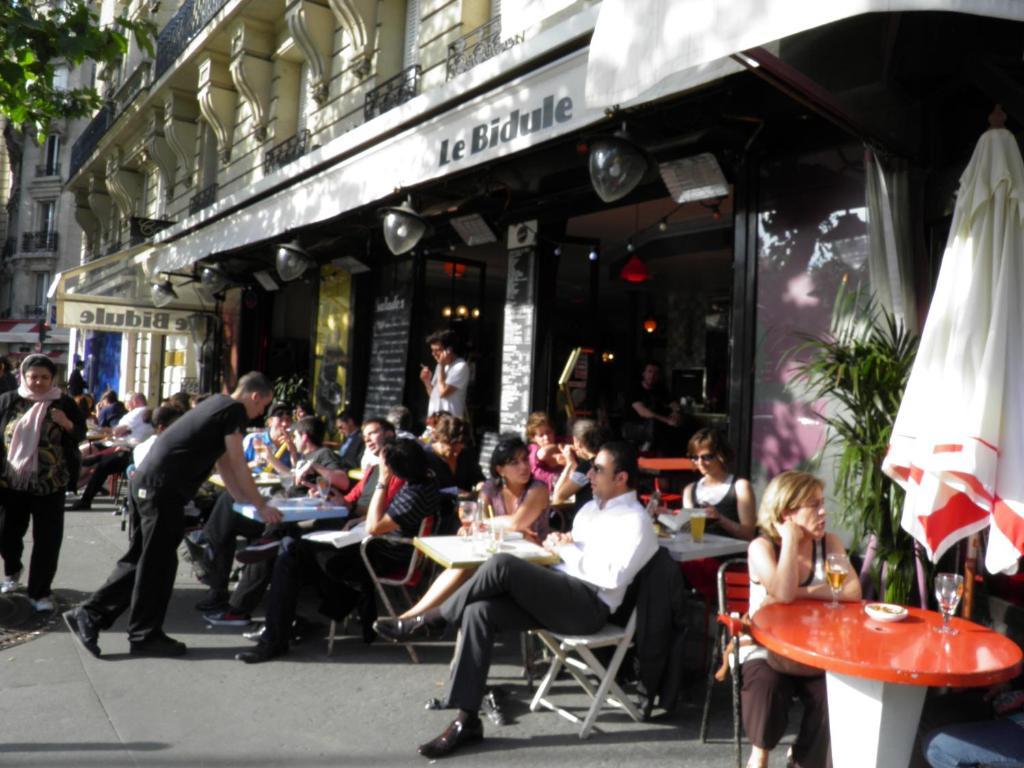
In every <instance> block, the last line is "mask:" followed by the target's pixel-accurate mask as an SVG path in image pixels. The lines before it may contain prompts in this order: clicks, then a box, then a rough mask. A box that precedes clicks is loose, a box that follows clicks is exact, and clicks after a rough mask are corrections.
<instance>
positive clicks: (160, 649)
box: [129, 632, 188, 657]
mask: <svg viewBox="0 0 1024 768" xmlns="http://www.w3.org/2000/svg"><path fill="white" fill-rule="evenodd" d="M129 645H130V646H131V648H130V650H129V653H130V654H131V655H132V656H154V657H170V656H184V655H185V652H186V651H188V647H187V646H186V645H185V644H184V643H183V642H181V641H180V640H175V639H173V638H171V637H168V636H167V635H165V634H164V633H163V632H161V633H160V634H158V635H152V636H150V637H147V638H146V639H145V640H139V641H133V642H132V643H130V644H129Z"/></svg>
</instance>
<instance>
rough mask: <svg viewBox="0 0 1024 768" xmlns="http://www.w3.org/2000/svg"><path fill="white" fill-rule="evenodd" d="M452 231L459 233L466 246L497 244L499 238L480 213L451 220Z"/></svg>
mask: <svg viewBox="0 0 1024 768" xmlns="http://www.w3.org/2000/svg"><path fill="white" fill-rule="evenodd" d="M451 224H452V229H454V230H455V231H456V232H458V233H459V237H461V238H462V242H464V243H465V244H466V245H469V246H474V245H483V244H485V243H496V242H497V241H498V238H497V236H496V235H495V234H494V232H493V230H491V228H490V227H489V226H488V225H487V222H486V221H485V220H484V217H483V216H481V215H480V214H479V213H470V214H467V215H466V216H457V217H456V218H453V219H452V220H451Z"/></svg>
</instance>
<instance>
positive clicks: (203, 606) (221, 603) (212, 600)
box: [195, 589, 231, 613]
mask: <svg viewBox="0 0 1024 768" xmlns="http://www.w3.org/2000/svg"><path fill="white" fill-rule="evenodd" d="M195 609H196V610H197V611H199V612H200V613H218V612H221V611H227V610H230V609H231V606H229V605H228V593H227V592H217V591H215V590H212V589H211V590H210V592H209V594H207V596H206V597H204V598H203V599H202V600H200V601H199V602H198V603H196V604H195Z"/></svg>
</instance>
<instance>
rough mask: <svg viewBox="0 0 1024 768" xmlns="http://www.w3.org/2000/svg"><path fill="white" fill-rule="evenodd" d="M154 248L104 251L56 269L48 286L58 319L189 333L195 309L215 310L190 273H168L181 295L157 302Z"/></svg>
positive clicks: (71, 324)
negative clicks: (153, 288) (154, 295)
mask: <svg viewBox="0 0 1024 768" xmlns="http://www.w3.org/2000/svg"><path fill="white" fill-rule="evenodd" d="M152 256H153V249H152V248H150V247H148V246H143V247H142V248H137V249H134V250H128V251H125V252H123V253H118V254H114V255H113V256H106V257H104V258H101V259H96V260H95V261H90V262H89V263H88V264H83V265H82V266H80V267H74V268H73V269H68V270H65V271H63V272H60V273H58V274H57V277H56V279H55V280H54V283H53V285H52V286H51V288H50V297H49V298H50V301H51V303H53V304H55V305H56V322H55V325H56V326H59V327H62V328H83V329H87V330H94V331H115V332H117V331H120V332H141V333H183V334H184V333H189V330H190V327H191V325H190V323H191V322H192V321H191V318H192V317H193V316H194V315H195V314H196V313H201V312H210V311H212V310H213V305H214V303H213V301H212V299H207V298H205V297H204V296H202V294H200V293H199V292H198V291H197V290H196V287H197V286H198V283H197V282H194V281H193V280H192V278H191V277H190V276H188V275H171V276H169V279H170V280H171V284H172V285H173V287H174V291H175V293H176V294H177V295H178V299H177V300H176V301H174V302H172V303H171V304H169V305H168V306H166V307H161V308H158V307H155V306H154V305H153V301H152V298H151V294H150V288H151V286H152V284H153V280H154V278H155V276H156V273H155V272H154V271H153V270H152V269H151V264H150V262H151V259H152Z"/></svg>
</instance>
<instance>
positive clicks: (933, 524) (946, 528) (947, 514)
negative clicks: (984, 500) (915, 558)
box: [917, 493, 988, 552]
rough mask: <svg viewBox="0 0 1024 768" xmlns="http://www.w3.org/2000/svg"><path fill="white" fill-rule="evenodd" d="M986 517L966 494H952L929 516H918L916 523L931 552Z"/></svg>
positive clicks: (986, 513) (983, 511) (985, 513)
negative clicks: (918, 524) (960, 531)
mask: <svg viewBox="0 0 1024 768" xmlns="http://www.w3.org/2000/svg"><path fill="white" fill-rule="evenodd" d="M986 517H988V512H986V511H985V510H983V509H981V508H980V507H979V506H978V505H977V504H975V503H974V502H973V501H971V497H970V496H968V495H967V494H966V493H954V494H953V495H952V496H950V497H949V501H947V502H946V503H945V504H944V505H943V506H941V507H939V508H938V509H936V510H935V511H934V512H932V513H931V514H930V515H918V518H917V519H918V521H919V522H920V523H921V528H922V529H923V531H924V536H925V541H927V542H928V548H929V549H931V551H932V552H935V551H937V550H938V549H939V547H940V546H941V544H942V542H944V541H945V540H946V539H948V538H949V537H950V536H952V535H953V534H955V533H956V532H957V531H959V530H961V529H962V528H966V527H968V526H970V525H973V524H974V523H978V522H981V521H982V520H984V519H985V518H986Z"/></svg>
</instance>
